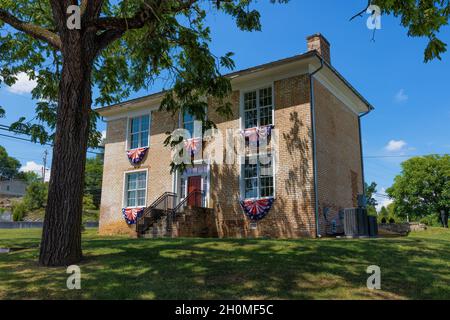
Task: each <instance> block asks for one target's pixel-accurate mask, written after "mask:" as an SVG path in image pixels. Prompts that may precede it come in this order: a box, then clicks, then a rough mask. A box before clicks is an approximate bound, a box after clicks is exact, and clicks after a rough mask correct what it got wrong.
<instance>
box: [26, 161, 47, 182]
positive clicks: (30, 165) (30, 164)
mask: <svg viewBox="0 0 450 320" xmlns="http://www.w3.org/2000/svg"><path fill="white" fill-rule="evenodd" d="M42 168H43V165H42V164H37V163H36V162H34V161H27V164H26V165H24V166H22V167H21V168H20V171H22V172H34V173H36V174H37V175H38V176H40V177H42ZM49 180H50V169H48V168H47V169H46V170H45V181H46V182H48V181H49Z"/></svg>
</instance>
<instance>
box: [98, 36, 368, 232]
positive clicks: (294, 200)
mask: <svg viewBox="0 0 450 320" xmlns="http://www.w3.org/2000/svg"><path fill="white" fill-rule="evenodd" d="M307 44H308V52H307V53H304V54H301V55H297V56H294V57H291V58H287V59H283V60H279V61H275V62H271V63H267V64H264V65H260V66H257V67H253V68H250V69H246V70H241V71H238V72H234V73H232V74H229V75H227V77H228V78H229V79H230V80H231V85H232V93H231V95H230V97H229V100H230V102H231V104H232V109H233V116H232V117H231V118H230V119H223V118H221V117H220V116H219V115H218V114H217V112H216V111H215V109H214V108H211V106H213V104H214V101H211V99H208V106H209V107H208V110H207V117H208V118H209V119H211V120H214V121H215V122H216V124H217V128H218V130H220V131H221V132H224V133H225V132H229V131H232V132H235V133H236V132H237V134H236V138H235V139H236V140H238V139H241V141H242V139H245V145H246V146H247V144H248V145H251V144H252V143H253V146H255V145H256V146H257V148H253V149H251V148H247V147H246V149H245V151H244V152H243V153H240V154H239V155H238V156H237V157H236V161H234V162H233V163H231V164H217V163H213V162H211V161H210V158H208V154H207V153H206V152H205V151H204V150H205V149H206V147H207V145H208V143H209V140H207V139H205V138H204V137H202V136H201V135H200V136H198V135H196V134H197V133H196V132H195V130H193V127H194V125H193V123H194V120H195V117H194V116H192V115H189V114H181V113H180V114H178V115H175V116H174V117H172V116H171V114H170V113H168V112H163V111H160V110H159V106H160V104H161V101H162V99H163V97H164V92H162V93H156V94H152V95H150V96H146V97H142V98H139V99H135V100H131V101H126V102H123V103H120V104H116V105H112V106H106V107H103V108H100V109H97V112H98V113H99V114H100V115H101V116H102V117H103V118H104V120H105V121H106V122H107V133H106V143H105V162H104V171H103V184H102V196H101V209H100V232H103V233H122V232H124V231H125V232H130V233H132V234H133V233H135V232H137V234H138V236H148V237H152V236H161V235H165V236H172V237H176V236H213V237H214V236H217V237H261V236H264V237H274V238H297V237H317V236H322V235H326V234H328V233H330V232H331V233H335V232H336V230H338V229H339V228H342V221H341V220H342V218H341V216H342V214H341V213H342V209H344V208H349V207H355V206H357V203H358V201H357V199H358V195H360V194H362V193H363V186H364V176H363V164H362V147H361V122H360V118H361V117H362V116H363V115H365V114H367V113H369V112H370V111H371V110H372V109H373V107H372V106H371V105H370V104H369V103H368V102H367V101H366V100H365V99H364V98H363V96H362V95H361V94H360V93H358V92H357V91H356V89H355V88H354V87H353V86H352V85H350V83H349V82H348V81H346V80H345V79H344V78H343V76H342V75H341V74H340V73H339V72H338V71H336V69H335V68H334V67H333V66H332V65H331V59H330V44H329V42H328V41H327V40H326V39H325V38H324V37H323V36H322V35H320V34H316V35H313V36H310V37H308V39H307ZM254 54H257V53H255V52H249V55H254ZM260 54H261V53H260ZM349 54H351V53H349ZM174 128H184V129H185V130H186V131H188V132H189V133H190V137H191V138H188V139H185V140H184V142H185V144H184V145H185V146H186V148H189V152H193V153H196V155H195V156H196V159H195V161H194V162H193V165H188V166H187V168H186V170H185V171H184V172H182V173H181V172H175V173H171V172H170V163H171V160H172V156H173V154H172V153H171V150H170V149H169V148H168V147H166V146H164V140H165V139H166V132H171V131H172V130H174ZM227 130H228V131H227ZM271 134H272V136H273V137H274V139H273V140H274V141H275V137H277V139H276V140H278V143H277V145H278V147H277V150H271V149H270V148H267V144H266V149H264V150H263V151H264V154H265V157H266V158H268V161H267V159H266V161H265V162H262V161H259V159H260V157H261V153H260V152H261V150H262V149H263V148H262V147H261V144H260V140H259V139H260V138H261V137H264V138H267V137H272V136H271ZM223 136H224V137H225V134H224V135H223ZM202 145H203V146H204V147H202ZM234 149H236V148H233V147H229V145H226V147H225V148H224V154H229V153H230V152H233V151H234ZM192 157H194V156H192ZM181 207H188V210H185V211H184V212H181V210H179V209H180V208H181ZM192 208H197V209H199V210H197V211H195V210H194V211H193V210H192ZM139 217H142V218H139ZM135 224H137V227H136V226H135ZM161 230H163V231H164V232H161ZM211 230H212V231H211Z"/></svg>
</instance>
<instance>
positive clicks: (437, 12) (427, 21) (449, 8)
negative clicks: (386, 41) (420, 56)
mask: <svg viewBox="0 0 450 320" xmlns="http://www.w3.org/2000/svg"><path fill="white" fill-rule="evenodd" d="M372 2H373V4H375V5H378V6H379V7H380V8H381V9H382V11H383V13H385V14H393V15H394V16H395V17H399V18H400V21H401V24H402V26H403V27H405V28H406V29H407V30H408V36H410V37H427V38H428V39H429V41H428V45H427V47H426V49H425V52H424V61H425V62H429V61H431V60H433V59H439V60H440V59H441V55H442V54H443V53H445V52H446V51H447V45H446V44H445V43H444V42H443V41H442V40H440V39H438V38H437V34H438V33H439V32H440V30H441V29H442V27H445V26H447V25H448V21H449V16H450V1H448V0H426V1H423V0H408V1H403V0H374V1H372Z"/></svg>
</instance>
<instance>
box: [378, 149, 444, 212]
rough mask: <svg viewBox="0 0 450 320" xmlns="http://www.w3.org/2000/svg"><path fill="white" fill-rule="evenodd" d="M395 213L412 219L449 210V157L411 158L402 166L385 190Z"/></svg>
mask: <svg viewBox="0 0 450 320" xmlns="http://www.w3.org/2000/svg"><path fill="white" fill-rule="evenodd" d="M386 192H387V193H388V194H389V196H390V197H392V198H393V199H394V204H395V211H396V214H397V215H398V216H400V217H406V216H407V215H409V217H410V218H412V219H417V218H421V217H425V216H427V215H430V214H439V213H440V211H441V210H446V211H447V212H448V211H449V210H450V156H449V155H445V156H438V155H430V156H425V157H414V158H411V159H409V160H406V161H405V162H403V163H402V172H401V174H400V175H398V176H397V177H395V180H394V184H393V185H392V187H390V188H389V189H387V190H386Z"/></svg>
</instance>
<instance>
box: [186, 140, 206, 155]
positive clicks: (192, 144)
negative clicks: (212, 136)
mask: <svg viewBox="0 0 450 320" xmlns="http://www.w3.org/2000/svg"><path fill="white" fill-rule="evenodd" d="M184 147H185V148H186V150H187V152H189V153H190V154H191V156H192V157H193V156H195V155H196V154H197V153H199V151H200V150H202V138H192V139H187V140H186V141H184Z"/></svg>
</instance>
